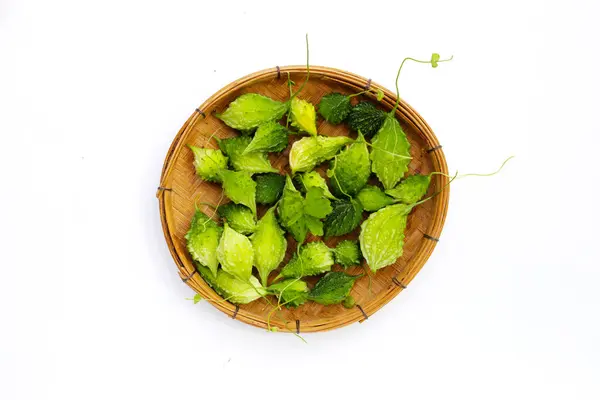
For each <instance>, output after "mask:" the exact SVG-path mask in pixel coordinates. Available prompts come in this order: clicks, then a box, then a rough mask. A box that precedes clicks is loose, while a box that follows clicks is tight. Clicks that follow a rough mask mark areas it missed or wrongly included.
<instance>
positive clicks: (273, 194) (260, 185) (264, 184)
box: [254, 173, 285, 204]
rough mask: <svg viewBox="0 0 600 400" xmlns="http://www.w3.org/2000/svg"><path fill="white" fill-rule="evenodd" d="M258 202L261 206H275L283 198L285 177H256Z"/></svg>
mask: <svg viewBox="0 0 600 400" xmlns="http://www.w3.org/2000/svg"><path fill="white" fill-rule="evenodd" d="M254 179H255V180H256V202H257V203H259V204H273V203H275V202H276V201H277V200H279V198H280V197H281V193H283V186H284V185H285V176H283V175H280V174H275V173H268V174H262V175H255V176H254Z"/></svg>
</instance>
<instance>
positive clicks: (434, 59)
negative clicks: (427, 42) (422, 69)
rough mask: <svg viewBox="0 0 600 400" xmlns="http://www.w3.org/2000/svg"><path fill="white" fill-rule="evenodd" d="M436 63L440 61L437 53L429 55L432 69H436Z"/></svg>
mask: <svg viewBox="0 0 600 400" xmlns="http://www.w3.org/2000/svg"><path fill="white" fill-rule="evenodd" d="M438 61H440V55H439V54H438V53H433V54H432V55H431V66H432V67H433V68H437V66H438Z"/></svg>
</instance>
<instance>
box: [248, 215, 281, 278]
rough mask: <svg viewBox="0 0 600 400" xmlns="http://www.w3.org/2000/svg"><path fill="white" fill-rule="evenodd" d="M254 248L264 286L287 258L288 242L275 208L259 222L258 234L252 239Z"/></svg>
mask: <svg viewBox="0 0 600 400" xmlns="http://www.w3.org/2000/svg"><path fill="white" fill-rule="evenodd" d="M250 241H251V242H252V247H253V248H254V266H255V267H256V269H257V270H258V274H259V275H260V280H261V283H262V284H263V286H266V284H267V278H268V277H269V274H270V273H271V271H273V270H275V269H276V268H277V267H278V266H279V264H281V262H282V261H283V258H284V257H285V251H286V249H287V240H285V235H284V232H283V229H281V228H280V227H279V224H278V223H277V219H276V218H275V207H271V208H270V209H269V210H267V212H266V213H265V215H263V217H262V218H261V219H260V221H258V225H257V227H256V232H254V234H253V235H252V236H251V237H250Z"/></svg>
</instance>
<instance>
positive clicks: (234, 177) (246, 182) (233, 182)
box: [219, 169, 256, 215]
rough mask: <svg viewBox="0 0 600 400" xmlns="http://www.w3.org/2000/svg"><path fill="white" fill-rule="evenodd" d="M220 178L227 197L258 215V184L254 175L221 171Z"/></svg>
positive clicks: (243, 172)
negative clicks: (253, 178)
mask: <svg viewBox="0 0 600 400" xmlns="http://www.w3.org/2000/svg"><path fill="white" fill-rule="evenodd" d="M219 177H220V178H221V181H222V183H223V191H224V192H225V196H227V197H229V198H230V199H231V201H233V202H234V203H236V204H242V205H245V206H246V207H248V208H250V210H252V213H254V215H256V198H255V195H256V182H254V181H253V180H252V174H251V173H250V172H245V171H229V170H226V169H224V170H221V171H219Z"/></svg>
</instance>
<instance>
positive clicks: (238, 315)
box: [156, 65, 450, 333]
mask: <svg viewBox="0 0 600 400" xmlns="http://www.w3.org/2000/svg"><path fill="white" fill-rule="evenodd" d="M288 72H289V73H303V72H306V66H305V65H290V66H283V67H279V66H277V67H275V68H267V69H263V70H260V71H257V72H253V73H251V74H248V75H246V76H244V77H242V78H240V79H237V80H235V81H233V82H231V83H229V84H227V85H226V86H224V87H223V88H221V89H220V90H218V91H217V92H215V93H214V94H212V95H211V96H210V97H209V98H208V99H206V101H204V102H203V103H202V104H201V105H200V106H199V107H197V108H196V109H195V110H194V112H193V113H192V115H190V117H189V118H188V119H187V120H186V121H185V123H184V124H183V126H182V127H181V128H180V129H179V131H178V133H177V134H176V135H175V138H174V139H173V141H172V143H171V145H170V146H169V149H168V151H167V154H166V156H165V160H164V163H163V168H162V171H161V177H160V184H159V187H158V189H157V192H156V197H157V198H158V201H159V213H160V218H161V226H162V229H163V234H164V236H165V240H166V242H167V246H168V248H169V251H170V253H171V256H172V257H173V260H174V261H175V264H176V265H177V267H178V269H179V276H180V278H181V279H182V280H183V282H184V283H186V284H187V285H188V286H190V287H191V288H192V289H193V290H194V291H196V292H197V293H199V294H200V295H201V296H202V297H204V298H205V299H206V300H208V301H209V302H210V303H211V304H212V305H213V306H215V307H216V308H217V309H219V310H220V311H222V312H224V313H225V314H227V315H229V316H231V317H233V318H234V319H238V320H240V321H242V322H244V323H247V324H249V325H252V326H256V327H260V328H267V323H266V321H264V319H260V318H258V319H257V318H256V316H255V315H254V314H252V313H248V312H245V310H243V309H240V307H239V306H236V305H233V304H231V303H229V302H225V301H222V299H221V297H220V296H218V295H216V293H215V292H214V291H213V290H212V288H210V287H209V286H208V285H207V284H206V283H205V282H204V280H203V279H202V278H201V277H200V276H199V274H198V273H197V271H196V269H195V268H194V267H193V265H191V266H190V265H187V264H189V263H187V262H186V261H185V260H186V258H185V255H183V256H182V255H181V254H180V252H179V251H178V249H177V247H176V246H175V243H174V234H173V232H172V229H171V226H170V215H169V209H170V208H171V207H170V203H171V199H170V197H171V196H170V194H171V189H170V188H169V186H168V185H169V183H168V182H169V179H170V173H171V171H172V168H173V167H174V165H175V161H176V160H177V158H178V156H179V153H180V151H181V149H182V148H183V147H184V143H185V141H186V138H187V136H188V134H189V132H190V130H191V128H192V127H193V126H194V124H195V123H196V122H197V121H198V120H199V119H201V118H202V119H203V118H204V117H205V116H206V114H205V110H208V109H209V108H210V107H209V106H210V105H211V104H214V103H216V102H218V101H219V100H220V99H221V98H222V97H223V96H226V95H228V94H229V93H230V92H231V91H235V90H238V89H241V88H243V87H244V86H247V85H248V84H251V83H253V82H255V81H261V80H265V79H269V78H279V77H281V74H282V73H288ZM310 74H311V79H319V78H320V79H332V80H334V81H337V82H339V83H342V84H345V85H347V86H353V87H355V88H364V87H367V86H369V87H371V88H374V89H381V90H382V91H383V93H384V98H383V100H382V101H381V102H380V104H382V105H384V106H385V107H386V108H389V109H391V108H392V107H393V104H394V103H395V101H396V95H395V94H394V93H393V92H392V91H390V90H389V89H386V88H385V87H383V86H382V85H379V84H378V83H376V82H373V81H372V80H371V79H366V78H364V77H362V76H360V75H357V74H354V73H352V72H348V71H345V70H341V69H337V68H331V67H325V66H312V65H311V66H310ZM395 117H396V118H397V119H399V120H400V121H408V122H410V123H411V124H413V125H414V126H415V127H416V128H417V130H418V131H419V134H420V135H421V136H422V137H423V138H424V139H425V141H426V142H427V143H428V144H429V146H430V148H429V149H427V152H428V153H429V155H430V156H431V158H432V162H433V164H434V166H435V167H436V168H435V169H436V170H437V171H440V172H442V173H444V174H446V175H447V174H448V166H447V164H446V158H445V155H444V152H443V150H442V148H441V145H440V143H439V141H438V139H437V137H436V136H435V134H434V133H433V130H432V129H431V127H430V126H429V125H428V124H427V122H425V120H424V119H423V118H422V117H421V116H420V115H419V113H417V111H415V110H414V109H413V108H412V107H411V106H410V105H409V104H408V103H406V102H405V101H404V100H403V99H402V98H400V103H399V106H398V109H397V110H396V114H395ZM436 177H437V179H439V181H440V182H441V185H445V183H446V182H448V178H446V177H445V176H443V175H436ZM449 193H450V189H449V186H447V185H445V187H444V189H443V190H442V191H441V192H440V193H439V195H438V196H437V197H436V208H435V210H434V211H435V212H434V213H433V215H432V217H431V227H430V231H429V232H423V239H422V241H424V242H423V243H424V244H422V245H421V246H420V247H419V251H418V252H417V253H415V255H414V256H413V257H412V258H411V260H410V263H409V264H408V265H410V266H411V267H412V268H403V269H402V271H400V272H399V273H398V274H397V275H396V276H395V277H393V278H392V281H393V282H394V285H391V289H388V290H387V291H382V292H381V293H380V295H379V296H378V297H379V298H378V301H377V302H371V303H369V305H368V306H365V307H358V309H357V308H354V309H352V310H346V311H347V312H345V313H344V314H343V318H338V319H334V321H331V320H332V319H331V318H330V319H328V320H324V321H321V320H316V321H311V323H310V324H308V325H307V324H305V325H302V329H301V321H300V320H296V321H295V326H291V325H289V324H290V322H291V321H288V322H285V323H282V322H281V321H279V320H277V321H271V324H270V325H271V326H276V327H278V328H280V329H279V331H280V332H285V331H286V330H287V331H290V332H294V331H295V332H297V333H300V332H302V333H308V332H320V331H328V330H332V329H337V328H341V327H344V326H347V325H349V324H351V323H354V322H363V321H365V320H366V319H368V317H369V316H371V315H372V314H374V313H375V312H377V311H378V310H379V309H381V308H382V307H383V306H384V305H386V304H387V303H388V302H390V301H391V300H392V299H393V298H394V297H396V296H397V295H398V294H399V293H400V292H401V291H402V290H404V289H405V288H406V286H407V285H408V284H409V283H410V281H412V279H414V277H415V276H416V274H417V273H418V272H419V271H420V270H421V269H422V267H423V266H424V265H425V263H426V262H427V260H428V259H429V257H430V256H431V254H432V253H433V249H434V248H435V246H436V244H437V241H438V240H439V237H440V234H441V232H442V229H443V226H444V222H445V219H446V215H447V212H448V205H449ZM408 265H407V266H408ZM220 300H221V301H220ZM292 325H293V323H292Z"/></svg>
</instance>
